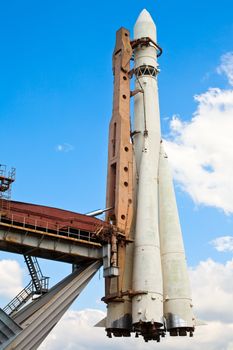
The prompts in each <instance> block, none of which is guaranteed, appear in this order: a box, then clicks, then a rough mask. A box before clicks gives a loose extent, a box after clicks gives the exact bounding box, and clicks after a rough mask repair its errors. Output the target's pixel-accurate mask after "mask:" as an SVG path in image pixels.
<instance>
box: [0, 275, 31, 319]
mask: <svg viewBox="0 0 233 350" xmlns="http://www.w3.org/2000/svg"><path fill="white" fill-rule="evenodd" d="M33 294H34V288H33V283H32V281H31V282H30V283H28V285H27V286H26V287H25V288H24V289H23V290H21V292H19V294H17V295H16V297H14V299H12V300H11V301H10V302H9V303H8V304H7V305H6V306H5V307H4V308H3V311H4V312H5V313H6V314H8V315H11V314H12V313H13V312H16V311H18V310H19V309H20V308H21V307H22V306H23V305H24V304H26V302H27V301H28V300H29V299H30V298H31V297H32V295H33Z"/></svg>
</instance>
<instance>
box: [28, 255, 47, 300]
mask: <svg viewBox="0 0 233 350" xmlns="http://www.w3.org/2000/svg"><path fill="white" fill-rule="evenodd" d="M24 259H25V263H26V265H27V267H28V270H29V273H30V276H31V279H32V283H33V285H34V287H35V291H34V294H42V293H46V292H47V291H48V277H44V276H43V274H42V272H41V269H40V266H39V264H38V260H37V258H36V257H35V256H29V255H24Z"/></svg>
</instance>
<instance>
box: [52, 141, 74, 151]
mask: <svg viewBox="0 0 233 350" xmlns="http://www.w3.org/2000/svg"><path fill="white" fill-rule="evenodd" d="M55 150H56V151H57V152H65V153H67V152H70V151H73V150H74V146H72V145H71V144H69V143H62V144H59V145H57V146H56V147H55Z"/></svg>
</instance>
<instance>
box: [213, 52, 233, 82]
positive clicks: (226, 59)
mask: <svg viewBox="0 0 233 350" xmlns="http://www.w3.org/2000/svg"><path fill="white" fill-rule="evenodd" d="M217 72H218V73H219V74H225V75H226V77H227V79H228V82H229V84H230V85H232V86H233V52H227V53H226V54H225V55H222V57H221V63H220V65H219V66H218V67H217Z"/></svg>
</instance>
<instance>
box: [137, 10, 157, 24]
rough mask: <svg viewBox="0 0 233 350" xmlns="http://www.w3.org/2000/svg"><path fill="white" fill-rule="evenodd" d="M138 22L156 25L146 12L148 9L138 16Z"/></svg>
mask: <svg viewBox="0 0 233 350" xmlns="http://www.w3.org/2000/svg"><path fill="white" fill-rule="evenodd" d="M137 22H152V23H154V21H153V19H152V17H151V15H150V13H149V12H148V11H147V10H146V9H143V10H142V11H141V13H140V15H139V16H138V19H137V21H136V23H137Z"/></svg>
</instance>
